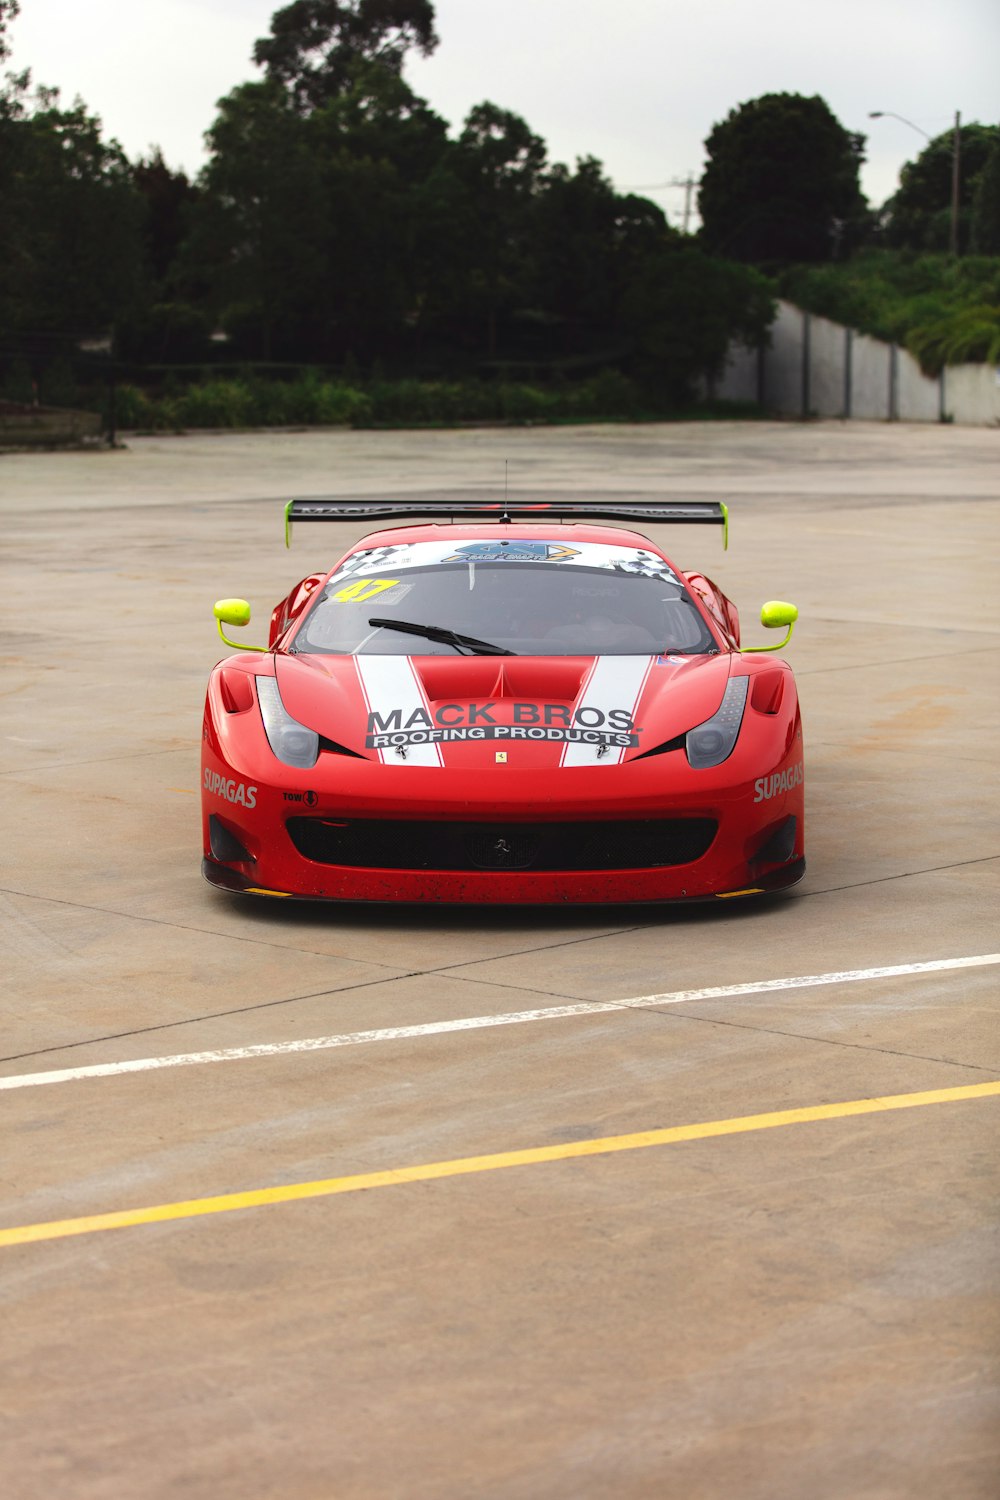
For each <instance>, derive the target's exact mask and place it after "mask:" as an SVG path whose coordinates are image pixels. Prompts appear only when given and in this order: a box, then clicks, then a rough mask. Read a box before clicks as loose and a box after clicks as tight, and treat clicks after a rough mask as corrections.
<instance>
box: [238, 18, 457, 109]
mask: <svg viewBox="0 0 1000 1500" xmlns="http://www.w3.org/2000/svg"><path fill="white" fill-rule="evenodd" d="M436 46H437V37H436V36H435V34H434V7H433V5H432V4H431V3H430V0H293V3H292V4H291V5H285V6H283V7H282V9H281V10H278V11H275V13H274V15H273V16H272V17H271V35H270V36H269V37H264V38H262V39H261V40H260V41H258V42H257V43H256V44H255V46H254V50H253V60H254V62H255V63H257V64H258V66H260V67H263V68H264V69H265V70H266V72H267V76H268V78H269V79H271V80H272V81H273V82H275V83H277V84H280V86H281V87H282V88H283V89H284V90H286V91H287V93H288V96H289V98H290V100H291V101H292V103H293V104H294V106H295V108H296V109H298V110H299V111H300V112H302V113H308V112H309V111H310V110H312V109H318V108H319V107H320V106H321V105H323V104H325V103H326V102H327V101H328V100H330V99H332V98H335V97H336V96H337V95H338V94H342V93H344V92H345V91H346V90H347V89H349V88H350V86H351V82H352V79H353V77H354V76H355V73H356V69H357V67H358V64H359V63H360V64H364V63H370V62H376V63H378V65H379V66H380V67H381V68H384V69H388V70H390V71H392V72H393V73H396V74H399V73H400V72H401V70H402V66H403V60H404V58H405V56H406V53H407V52H408V51H410V50H411V48H416V49H417V51H419V52H421V53H422V54H423V55H424V56H425V57H426V56H427V55H428V54H429V53H431V52H433V50H434V48H435V47H436Z"/></svg>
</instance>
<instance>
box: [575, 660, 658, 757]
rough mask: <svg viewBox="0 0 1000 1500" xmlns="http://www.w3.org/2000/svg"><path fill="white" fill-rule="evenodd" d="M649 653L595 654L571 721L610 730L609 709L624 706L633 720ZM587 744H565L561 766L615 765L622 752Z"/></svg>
mask: <svg viewBox="0 0 1000 1500" xmlns="http://www.w3.org/2000/svg"><path fill="white" fill-rule="evenodd" d="M652 663H653V658H652V657H651V656H598V657H597V658H596V659H595V661H594V665H593V667H592V668H591V669H590V673H589V675H588V677H587V680H586V682H585V683H584V687H583V692H582V693H581V694H580V697H579V699H578V700H577V704H576V708H575V709H574V711H573V723H574V724H575V725H576V726H577V728H579V729H602V730H605V731H607V730H614V729H616V728H617V727H618V726H617V725H616V724H615V723H614V721H609V719H608V715H609V714H610V713H611V711H612V710H613V709H624V710H625V711H626V712H627V713H628V714H629V716H630V718H631V720H632V722H633V723H634V722H635V715H636V710H637V708H638V704H639V699H640V698H641V697H642V690H643V687H644V686H645V683H646V678H647V677H648V676H649V669H650V667H651V666H652ZM602 748H604V747H602V746H601V745H587V744H582V743H580V742H578V741H574V742H573V743H571V744H568V745H566V747H565V748H564V750H563V753H562V762H561V763H562V765H564V766H617V765H620V764H621V762H622V759H623V757H624V755H625V750H624V748H623V747H622V748H617V747H615V746H611V747H610V748H604V753H603V754H601V750H602Z"/></svg>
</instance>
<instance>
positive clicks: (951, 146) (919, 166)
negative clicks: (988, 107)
mask: <svg viewBox="0 0 1000 1500" xmlns="http://www.w3.org/2000/svg"><path fill="white" fill-rule="evenodd" d="M998 139H1000V126H997V125H978V124H975V123H972V124H969V125H963V126H962V127H961V129H960V131H959V153H958V161H959V176H958V247H959V251H963V250H967V249H968V247H969V240H970V228H971V220H972V204H973V200H974V198H975V196H976V187H977V184H978V181H979V176H980V173H981V172H982V171H983V169H984V168H985V166H986V162H987V160H988V158H989V155H990V152H991V150H992V149H993V146H994V144H995V143H996V141H997V140H998ZM954 153H955V132H954V131H953V130H946V131H943V132H942V134H941V135H938V136H935V137H934V139H933V140H932V141H930V142H929V144H928V145H927V146H925V147H924V149H923V151H921V153H920V155H919V156H918V157H917V158H916V160H914V161H911V162H907V163H906V165H905V166H904V167H903V169H902V171H901V172H900V174H899V188H898V191H897V192H895V193H894V194H893V196H892V197H891V198H890V199H889V201H888V202H887V203H886V204H885V206H884V208H883V210H882V213H883V217H884V219H885V239H886V242H887V244H889V245H890V246H892V247H893V248H895V249H906V250H947V249H948V247H949V244H950V242H951V201H952V173H953V170H954V162H955V154H954Z"/></svg>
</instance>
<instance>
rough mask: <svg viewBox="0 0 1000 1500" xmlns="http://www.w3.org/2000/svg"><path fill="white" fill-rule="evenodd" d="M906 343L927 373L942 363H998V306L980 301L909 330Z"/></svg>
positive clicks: (938, 369) (940, 366) (933, 373)
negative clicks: (978, 303) (977, 304)
mask: <svg viewBox="0 0 1000 1500" xmlns="http://www.w3.org/2000/svg"><path fill="white" fill-rule="evenodd" d="M906 346H907V348H908V349H909V351H910V353H911V354H913V355H915V356H916V358H917V359H919V361H920V363H921V366H922V367H923V368H924V369H925V370H926V371H927V373H928V374H929V375H937V374H939V373H940V372H941V370H943V369H944V367H945V365H961V364H978V363H986V364H994V365H1000V306H989V305H987V304H982V305H979V306H976V307H966V308H963V309H962V311H961V312H957V313H951V314H950V315H948V316H947V317H943V318H937V319H935V320H934V321H933V322H930V323H925V324H922V325H920V326H919V327H917V328H914V329H912V330H911V332H910V333H909V334H908V335H907V339H906Z"/></svg>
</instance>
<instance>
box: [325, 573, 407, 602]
mask: <svg viewBox="0 0 1000 1500" xmlns="http://www.w3.org/2000/svg"><path fill="white" fill-rule="evenodd" d="M398 582H399V579H398V578H359V579H358V580H357V582H355V583H349V584H348V585H347V587H346V589H341V591H340V593H339V594H334V595H333V597H334V599H336V600H337V602H338V603H339V604H348V603H350V604H363V603H364V601H365V600H366V599H374V598H375V595H376V594H382V593H384V592H385V590H386V589H394V588H395V587H396V585H397V583H398Z"/></svg>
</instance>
